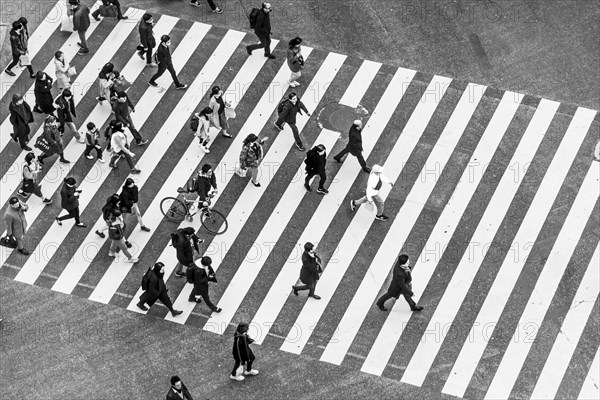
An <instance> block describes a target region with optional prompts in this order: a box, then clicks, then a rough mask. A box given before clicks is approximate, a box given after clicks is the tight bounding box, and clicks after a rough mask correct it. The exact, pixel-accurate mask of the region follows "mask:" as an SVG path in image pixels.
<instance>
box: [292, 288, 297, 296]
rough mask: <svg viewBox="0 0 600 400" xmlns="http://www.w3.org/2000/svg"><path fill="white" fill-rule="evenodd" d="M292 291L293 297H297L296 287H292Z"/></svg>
mask: <svg viewBox="0 0 600 400" xmlns="http://www.w3.org/2000/svg"><path fill="white" fill-rule="evenodd" d="M292 290H293V291H294V296H298V289H296V286H292Z"/></svg>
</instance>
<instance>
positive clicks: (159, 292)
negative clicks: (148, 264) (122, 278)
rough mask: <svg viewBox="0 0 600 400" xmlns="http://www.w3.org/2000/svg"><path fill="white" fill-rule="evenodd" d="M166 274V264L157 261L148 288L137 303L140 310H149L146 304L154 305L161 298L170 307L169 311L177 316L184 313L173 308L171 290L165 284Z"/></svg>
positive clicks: (150, 275)
mask: <svg viewBox="0 0 600 400" xmlns="http://www.w3.org/2000/svg"><path fill="white" fill-rule="evenodd" d="M164 276H165V264H163V263H161V262H157V263H156V264H154V268H152V271H150V273H149V275H148V277H149V282H148V290H146V291H145V292H144V293H142V295H141V296H140V301H139V303H137V304H136V305H137V306H138V308H139V309H140V310H143V311H148V307H146V306H145V304H148V305H149V306H150V307H152V305H153V304H154V303H156V300H160V301H161V303H163V304H164V305H165V306H166V307H167V308H168V309H169V311H171V314H172V315H173V316H174V317H176V316H178V315H179V314H181V313H183V311H179V310H175V309H174V308H173V303H172V302H171V299H170V298H169V293H168V292H169V290H168V289H167V286H166V285H165V280H164Z"/></svg>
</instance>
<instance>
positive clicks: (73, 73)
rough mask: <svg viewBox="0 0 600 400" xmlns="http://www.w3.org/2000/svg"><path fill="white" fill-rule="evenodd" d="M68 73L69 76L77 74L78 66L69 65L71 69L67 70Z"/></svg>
mask: <svg viewBox="0 0 600 400" xmlns="http://www.w3.org/2000/svg"><path fill="white" fill-rule="evenodd" d="M67 75H69V76H75V75H77V68H75V67H69V69H68V70H67Z"/></svg>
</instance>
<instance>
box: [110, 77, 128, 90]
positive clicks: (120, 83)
mask: <svg viewBox="0 0 600 400" xmlns="http://www.w3.org/2000/svg"><path fill="white" fill-rule="evenodd" d="M114 83H115V84H114V89H115V91H117V92H126V91H128V90H129V88H130V87H131V82H129V81H128V80H127V78H125V77H124V76H123V75H121V76H120V77H119V78H118V79H115V80H114Z"/></svg>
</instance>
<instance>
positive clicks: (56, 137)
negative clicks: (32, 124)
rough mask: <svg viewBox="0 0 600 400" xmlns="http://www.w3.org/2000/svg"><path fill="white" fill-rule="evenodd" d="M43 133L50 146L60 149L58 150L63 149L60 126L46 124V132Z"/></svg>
mask: <svg viewBox="0 0 600 400" xmlns="http://www.w3.org/2000/svg"><path fill="white" fill-rule="evenodd" d="M42 135H43V136H44V139H46V141H47V142H48V144H49V145H50V146H52V147H54V148H56V149H58V152H61V151H62V150H61V149H62V135H61V134H60V132H59V131H58V127H56V126H54V125H46V124H44V133H42Z"/></svg>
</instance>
